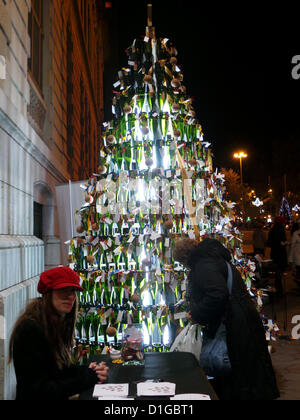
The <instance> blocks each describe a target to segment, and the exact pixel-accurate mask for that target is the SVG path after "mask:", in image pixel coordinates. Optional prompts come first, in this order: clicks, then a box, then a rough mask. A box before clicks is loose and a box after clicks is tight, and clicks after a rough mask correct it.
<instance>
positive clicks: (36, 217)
mask: <svg viewBox="0 0 300 420" xmlns="http://www.w3.org/2000/svg"><path fill="white" fill-rule="evenodd" d="M33 212H34V213H33V234H34V236H35V237H37V238H39V239H43V205H42V204H39V203H36V202H35V201H34V203H33Z"/></svg>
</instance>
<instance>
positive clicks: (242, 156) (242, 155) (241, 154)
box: [233, 152, 248, 219]
mask: <svg viewBox="0 0 300 420" xmlns="http://www.w3.org/2000/svg"><path fill="white" fill-rule="evenodd" d="M233 157H234V158H235V159H239V160H240V176H241V186H242V195H243V196H242V212H243V219H244V215H245V203H244V189H243V184H244V182H243V159H246V158H247V157H248V155H247V153H245V152H239V153H235V154H234V155H233Z"/></svg>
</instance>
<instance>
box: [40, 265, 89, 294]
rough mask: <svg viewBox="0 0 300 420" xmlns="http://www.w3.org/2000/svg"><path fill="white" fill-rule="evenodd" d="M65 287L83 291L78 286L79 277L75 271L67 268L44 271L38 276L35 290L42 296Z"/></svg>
mask: <svg viewBox="0 0 300 420" xmlns="http://www.w3.org/2000/svg"><path fill="white" fill-rule="evenodd" d="M65 287H76V289H78V290H79V291H81V292H82V291H83V288H82V287H81V286H80V277H79V275H78V274H77V273H75V271H73V270H71V268H69V267H56V268H51V270H47V271H44V272H43V273H42V274H41V275H40V281H39V283H38V287H37V290H38V292H39V293H40V294H41V295H44V294H46V293H48V292H50V291H51V290H58V289H63V288H65Z"/></svg>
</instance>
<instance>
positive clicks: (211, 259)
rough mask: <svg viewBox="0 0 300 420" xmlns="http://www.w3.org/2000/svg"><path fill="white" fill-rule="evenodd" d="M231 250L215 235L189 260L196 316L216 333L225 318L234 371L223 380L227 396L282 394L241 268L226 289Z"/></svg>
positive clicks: (189, 298)
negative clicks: (241, 274)
mask: <svg viewBox="0 0 300 420" xmlns="http://www.w3.org/2000/svg"><path fill="white" fill-rule="evenodd" d="M230 260H231V257H230V253H229V251H228V250H227V249H226V248H225V247H223V245H222V244H221V243H220V242H218V241H216V240H213V239H206V240H204V241H203V242H202V243H201V244H200V245H199V246H198V247H197V249H196V251H195V252H194V253H193V255H192V257H191V259H190V264H189V265H190V267H191V272H190V276H189V285H188V293H187V301H188V305H189V309H190V312H191V316H192V319H193V320H194V322H197V323H199V324H201V325H204V326H205V329H204V333H205V334H207V335H208V336H210V337H214V336H215V333H216V331H217V329H218V326H219V324H220V321H221V319H222V317H224V316H225V321H226V326H227V344H228V352H229V358H230V361H231V365H232V374H231V375H230V376H229V377H228V378H226V379H225V380H224V381H223V385H224V386H223V390H222V399H227V400H273V399H276V398H278V397H279V392H278V389H277V385H276V379H275V375H274V371H273V367H272V362H271V358H270V355H269V352H268V347H267V342H266V337H265V331H264V327H263V324H262V320H261V318H260V316H259V314H258V312H257V310H256V307H255V305H254V303H253V302H252V300H251V297H250V295H249V293H248V291H247V288H246V286H245V284H244V282H243V280H242V278H241V276H240V273H239V272H238V270H237V269H235V268H234V267H233V288H232V296H231V297H230V298H229V292H228V288H227V275H228V268H227V265H226V261H228V262H230Z"/></svg>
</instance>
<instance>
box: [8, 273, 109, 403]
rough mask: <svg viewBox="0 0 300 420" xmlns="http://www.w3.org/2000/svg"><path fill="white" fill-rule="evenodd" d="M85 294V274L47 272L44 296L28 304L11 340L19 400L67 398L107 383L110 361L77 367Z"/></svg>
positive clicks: (42, 279) (41, 289) (40, 287)
mask: <svg viewBox="0 0 300 420" xmlns="http://www.w3.org/2000/svg"><path fill="white" fill-rule="evenodd" d="M79 290H83V289H82V288H81V286H80V281H79V276H78V275H77V274H76V273H75V272H74V271H73V270H71V269H70V268H69V267H58V268H53V269H51V270H48V271H45V272H44V273H42V274H41V276H40V281H39V283H38V292H39V293H41V294H42V297H41V298H37V299H34V300H33V301H32V302H30V303H29V304H28V305H27V307H26V309H25V312H24V314H23V315H21V316H20V318H19V319H18V320H17V322H16V325H15V327H14V330H13V332H12V335H11V339H10V361H12V360H13V362H14V367H15V373H16V378H17V392H16V399H17V400H67V399H68V398H70V397H71V396H74V395H76V394H79V393H81V392H82V391H84V390H87V389H89V388H92V387H93V386H94V385H96V384H97V383H102V382H104V381H105V380H106V379H107V376H108V367H107V366H106V365H105V363H102V364H100V365H97V364H96V363H92V364H90V365H89V366H75V365H73V364H72V360H71V349H72V346H73V339H74V329H75V322H76V315H77V295H76V292H77V291H79Z"/></svg>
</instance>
